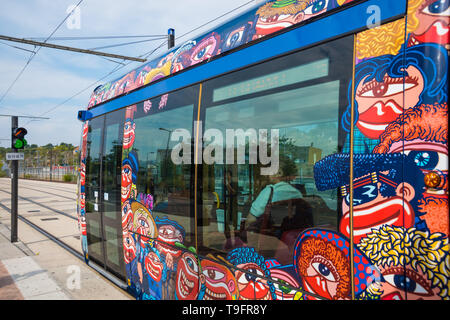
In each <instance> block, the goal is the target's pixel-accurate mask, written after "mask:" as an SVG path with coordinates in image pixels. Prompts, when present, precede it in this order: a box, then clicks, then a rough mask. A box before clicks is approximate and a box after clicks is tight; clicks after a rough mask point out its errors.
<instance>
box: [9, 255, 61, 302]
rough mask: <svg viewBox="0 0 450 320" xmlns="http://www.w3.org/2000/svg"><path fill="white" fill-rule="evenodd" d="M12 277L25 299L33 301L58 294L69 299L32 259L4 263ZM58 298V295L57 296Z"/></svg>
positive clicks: (17, 259) (18, 259) (23, 258)
mask: <svg viewBox="0 0 450 320" xmlns="http://www.w3.org/2000/svg"><path fill="white" fill-rule="evenodd" d="M2 263H3V265H4V266H5V267H6V269H7V270H8V272H9V274H10V276H11V277H12V279H13V280H14V282H15V284H16V286H17V287H18V288H19V290H20V292H21V293H22V295H23V297H24V299H26V300H28V299H30V300H33V299H34V298H35V297H36V296H42V295H45V294H53V293H55V292H57V293H58V296H59V297H61V298H63V299H67V296H66V295H65V294H64V293H63V292H62V290H61V288H60V287H59V286H58V285H57V284H56V282H55V281H53V279H51V278H50V277H49V275H48V273H47V271H46V270H45V269H42V268H41V266H40V265H38V264H37V263H36V262H35V261H34V260H33V258H32V257H22V258H15V259H8V260H3V261H2ZM55 297H56V295H55Z"/></svg>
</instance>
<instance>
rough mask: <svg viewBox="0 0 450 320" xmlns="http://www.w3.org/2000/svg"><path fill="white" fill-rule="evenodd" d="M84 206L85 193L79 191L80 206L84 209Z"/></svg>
mask: <svg viewBox="0 0 450 320" xmlns="http://www.w3.org/2000/svg"><path fill="white" fill-rule="evenodd" d="M85 207H86V195H85V193H84V192H81V193H80V208H81V209H84V208H85Z"/></svg>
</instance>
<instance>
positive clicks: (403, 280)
mask: <svg viewBox="0 0 450 320" xmlns="http://www.w3.org/2000/svg"><path fill="white" fill-rule="evenodd" d="M383 278H384V280H386V282H387V283H389V284H390V285H391V286H393V287H396V288H398V289H400V290H405V291H407V292H412V293H417V294H427V295H428V294H429V292H428V291H427V290H426V289H425V288H424V287H422V286H421V285H420V284H418V283H417V282H415V281H414V280H412V279H411V278H409V277H407V276H405V275H403V274H388V275H385V276H383Z"/></svg>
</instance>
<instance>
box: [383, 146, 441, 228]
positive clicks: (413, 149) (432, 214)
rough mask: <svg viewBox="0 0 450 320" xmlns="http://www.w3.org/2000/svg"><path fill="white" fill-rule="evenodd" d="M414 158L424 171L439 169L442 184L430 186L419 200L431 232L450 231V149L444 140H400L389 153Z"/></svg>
mask: <svg viewBox="0 0 450 320" xmlns="http://www.w3.org/2000/svg"><path fill="white" fill-rule="evenodd" d="M402 148H403V150H404V151H403V153H404V154H406V155H407V156H408V158H411V159H413V161H414V163H415V164H416V165H417V166H418V167H419V168H420V170H421V171H422V172H423V174H424V177H425V175H426V174H427V173H429V172H437V173H439V176H440V178H441V183H440V185H438V186H437V187H436V188H426V189H425V192H424V193H423V197H422V199H421V200H420V201H419V204H420V205H419V207H418V212H419V213H424V215H423V219H425V221H426V222H427V226H428V228H429V229H430V231H431V232H443V233H445V234H449V231H450V230H449V226H448V221H449V218H448V148H447V146H446V145H445V144H443V143H437V142H432V141H424V140H422V139H414V140H410V141H403V140H402V141H399V142H396V143H394V144H393V145H392V146H391V149H390V150H389V152H391V150H392V152H401V149H402Z"/></svg>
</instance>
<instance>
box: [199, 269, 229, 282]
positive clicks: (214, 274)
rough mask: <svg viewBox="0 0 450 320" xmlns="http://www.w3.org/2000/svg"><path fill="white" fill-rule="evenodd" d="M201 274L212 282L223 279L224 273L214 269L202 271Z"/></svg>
mask: <svg viewBox="0 0 450 320" xmlns="http://www.w3.org/2000/svg"><path fill="white" fill-rule="evenodd" d="M203 274H204V275H205V276H207V277H208V278H209V279H211V280H214V281H219V280H221V279H223V278H224V277H225V273H223V272H220V271H218V270H215V269H205V270H204V271H203Z"/></svg>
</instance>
